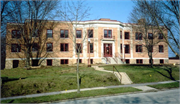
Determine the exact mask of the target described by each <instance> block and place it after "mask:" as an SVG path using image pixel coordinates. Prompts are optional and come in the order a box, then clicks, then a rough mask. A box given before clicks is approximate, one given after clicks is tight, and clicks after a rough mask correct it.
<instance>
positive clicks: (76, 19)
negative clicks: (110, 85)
mask: <svg viewBox="0 0 180 104" xmlns="http://www.w3.org/2000/svg"><path fill="white" fill-rule="evenodd" d="M63 8H64V10H62V11H61V17H62V20H64V21H66V22H65V23H66V25H68V28H69V30H70V38H71V40H72V42H73V48H74V50H76V51H75V53H76V55H77V58H78V59H77V68H76V73H77V89H78V90H77V93H80V82H79V80H80V75H79V58H80V53H81V52H82V47H83V46H82V45H79V44H77V38H78V35H80V34H79V33H78V31H77V32H76V30H77V29H78V28H80V27H79V26H78V25H80V24H81V22H82V21H83V20H84V19H87V18H88V17H89V15H90V14H89V11H90V7H88V6H87V4H86V3H85V1H82V0H78V1H69V2H66V3H65V4H64V7H63ZM81 25H82V24H81ZM83 26H84V25H83ZM87 34H88V33H87V31H85V34H83V38H82V39H80V43H81V44H82V43H84V42H85V41H86V40H87ZM81 35H82V34H81ZM80 37H81V36H80Z"/></svg>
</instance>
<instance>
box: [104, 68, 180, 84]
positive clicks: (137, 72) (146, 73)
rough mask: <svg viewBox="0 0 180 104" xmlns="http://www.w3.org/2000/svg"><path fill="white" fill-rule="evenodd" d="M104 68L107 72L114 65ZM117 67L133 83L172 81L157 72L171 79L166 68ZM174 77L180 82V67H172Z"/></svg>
mask: <svg viewBox="0 0 180 104" xmlns="http://www.w3.org/2000/svg"><path fill="white" fill-rule="evenodd" d="M102 67H103V68H104V69H105V70H111V71H112V70H113V66H112V65H109V66H102ZM115 67H116V69H117V70H118V71H119V72H126V73H127V74H128V76H129V77H130V79H131V80H132V81H133V83H147V82H159V81H167V80H170V79H169V78H167V77H165V76H163V75H161V74H159V73H158V72H157V71H159V72H161V73H163V74H164V75H166V76H168V77H169V76H170V75H169V73H168V72H167V71H165V70H164V67H165V66H154V68H150V67H149V66H146V65H143V66H142V65H115ZM168 67H170V66H168ZM172 76H173V78H175V79H176V80H179V67H177V66H172Z"/></svg>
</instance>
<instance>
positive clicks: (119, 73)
mask: <svg viewBox="0 0 180 104" xmlns="http://www.w3.org/2000/svg"><path fill="white" fill-rule="evenodd" d="M114 69H115V70H116V72H117V73H118V74H119V76H120V82H121V79H122V76H121V74H120V73H119V71H118V70H117V69H116V67H115V66H113V73H114Z"/></svg>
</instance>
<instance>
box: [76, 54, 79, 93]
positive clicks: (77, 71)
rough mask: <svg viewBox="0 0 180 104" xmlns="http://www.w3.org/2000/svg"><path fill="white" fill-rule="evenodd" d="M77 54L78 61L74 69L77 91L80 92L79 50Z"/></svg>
mask: <svg viewBox="0 0 180 104" xmlns="http://www.w3.org/2000/svg"><path fill="white" fill-rule="evenodd" d="M77 54H78V62H77V69H76V73H77V88H78V89H77V93H80V85H79V52H78V53H77Z"/></svg>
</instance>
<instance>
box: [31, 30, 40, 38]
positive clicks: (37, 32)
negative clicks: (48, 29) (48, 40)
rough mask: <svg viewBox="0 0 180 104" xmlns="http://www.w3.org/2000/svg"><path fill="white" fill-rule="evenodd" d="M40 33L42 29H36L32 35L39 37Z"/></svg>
mask: <svg viewBox="0 0 180 104" xmlns="http://www.w3.org/2000/svg"><path fill="white" fill-rule="evenodd" d="M39 34H40V31H39V30H38V29H36V30H35V31H34V33H33V35H32V37H38V36H39Z"/></svg>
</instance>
